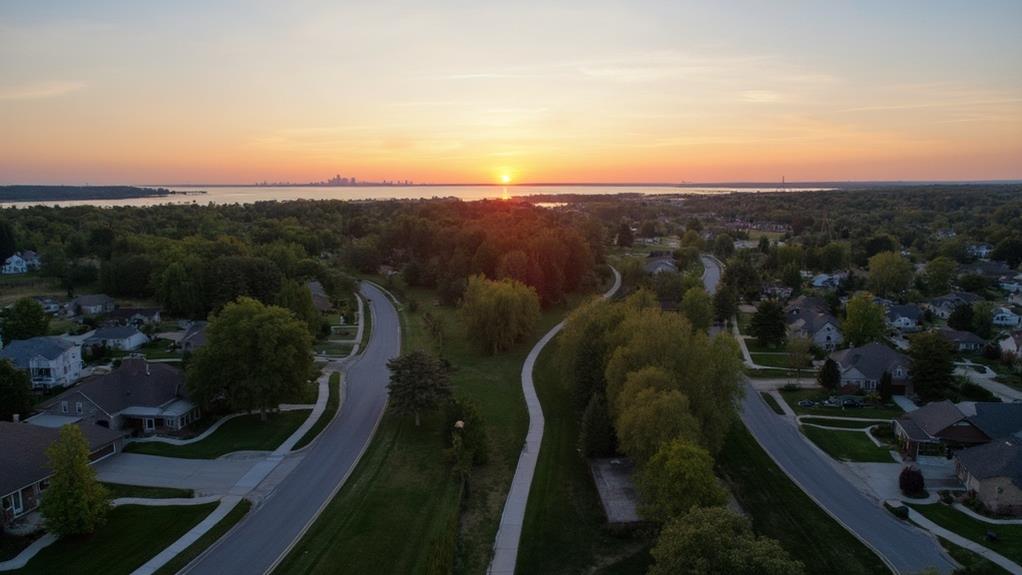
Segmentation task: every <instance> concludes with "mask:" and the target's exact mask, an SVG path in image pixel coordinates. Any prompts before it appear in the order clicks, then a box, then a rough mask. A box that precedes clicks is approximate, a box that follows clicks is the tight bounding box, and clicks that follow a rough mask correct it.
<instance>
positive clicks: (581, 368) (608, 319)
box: [557, 298, 627, 409]
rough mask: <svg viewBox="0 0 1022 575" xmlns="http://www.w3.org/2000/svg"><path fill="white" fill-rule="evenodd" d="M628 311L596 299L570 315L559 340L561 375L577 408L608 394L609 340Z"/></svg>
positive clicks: (558, 350)
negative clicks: (605, 373) (569, 388)
mask: <svg viewBox="0 0 1022 575" xmlns="http://www.w3.org/2000/svg"><path fill="white" fill-rule="evenodd" d="M626 312H627V310H626V308H625V306H623V305H619V304H614V303H611V302H610V301H607V300H604V299H597V298H594V299H592V300H590V301H589V302H587V303H585V304H583V305H581V306H579V307H578V308H577V309H576V310H575V311H573V312H572V313H571V315H570V316H569V317H568V320H567V321H566V322H565V324H564V329H563V330H562V331H561V334H560V335H559V336H558V338H557V342H558V346H557V355H558V357H559V361H558V363H559V364H560V366H561V375H562V377H563V378H564V379H565V381H567V382H568V383H569V385H570V386H571V389H572V396H573V397H574V400H575V406H576V407H577V408H578V409H585V408H586V406H587V405H588V404H589V402H590V400H591V398H592V397H593V396H594V395H595V394H598V393H599V394H604V393H605V391H606V377H605V375H604V372H605V371H606V369H607V360H608V359H609V356H610V350H611V344H610V338H611V335H612V334H613V333H614V330H615V328H616V327H617V325H618V324H619V323H621V321H622V320H623V319H624V316H625V313H626Z"/></svg>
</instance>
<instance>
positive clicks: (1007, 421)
mask: <svg viewBox="0 0 1022 575" xmlns="http://www.w3.org/2000/svg"><path fill="white" fill-rule="evenodd" d="M958 408H959V409H960V410H961V411H962V413H964V414H965V415H966V417H968V418H969V421H971V422H972V423H973V424H974V425H975V426H976V427H978V428H980V430H981V431H982V432H983V433H985V434H987V436H989V437H990V438H991V439H1002V438H1008V437H1011V436H1014V435H1016V434H1019V433H1020V432H1022V403H999V402H994V401H967V402H962V403H959V404H958Z"/></svg>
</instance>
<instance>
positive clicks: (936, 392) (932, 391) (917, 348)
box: [909, 332, 955, 401]
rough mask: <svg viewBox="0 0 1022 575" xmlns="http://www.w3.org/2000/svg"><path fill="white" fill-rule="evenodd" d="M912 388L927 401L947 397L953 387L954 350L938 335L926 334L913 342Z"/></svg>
mask: <svg viewBox="0 0 1022 575" xmlns="http://www.w3.org/2000/svg"><path fill="white" fill-rule="evenodd" d="M909 357H910V358H911V359H912V368H911V372H912V386H913V388H914V389H915V392H916V393H917V394H919V396H920V397H922V398H923V399H924V400H926V401H935V400H939V399H943V398H944V397H946V396H947V393H948V391H949V390H950V389H951V388H952V387H953V385H954V377H953V373H954V367H955V366H954V349H953V348H952V346H951V343H950V342H949V341H947V340H946V339H944V337H943V336H941V335H940V334H939V333H936V332H926V333H921V334H919V335H917V336H915V337H913V338H912V347H910V348H909Z"/></svg>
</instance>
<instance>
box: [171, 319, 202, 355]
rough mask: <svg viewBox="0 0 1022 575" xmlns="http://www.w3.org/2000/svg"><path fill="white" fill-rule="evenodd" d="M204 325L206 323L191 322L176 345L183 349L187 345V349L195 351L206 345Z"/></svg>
mask: <svg viewBox="0 0 1022 575" xmlns="http://www.w3.org/2000/svg"><path fill="white" fill-rule="evenodd" d="M206 325H207V322H204V321H195V322H192V324H191V325H190V326H188V330H187V331H185V334H184V335H183V336H181V341H179V342H178V345H179V346H181V347H185V346H186V344H187V346H188V348H189V349H197V348H200V347H202V346H203V345H206Z"/></svg>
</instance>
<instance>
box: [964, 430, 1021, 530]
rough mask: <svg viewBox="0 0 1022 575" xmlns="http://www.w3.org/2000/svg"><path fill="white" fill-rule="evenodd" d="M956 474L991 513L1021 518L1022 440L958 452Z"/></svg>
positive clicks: (999, 442) (1006, 440) (1011, 439)
mask: <svg viewBox="0 0 1022 575" xmlns="http://www.w3.org/2000/svg"><path fill="white" fill-rule="evenodd" d="M955 473H956V474H957V475H958V478H959V479H961V480H962V483H964V484H965V488H966V489H968V490H969V491H970V492H971V493H974V494H975V495H976V499H978V500H979V502H980V503H982V504H983V507H985V508H986V509H988V510H989V511H991V512H993V513H997V514H1000V515H1020V516H1022V437H1019V436H1016V437H1011V438H1008V439H999V440H997V441H991V442H990V443H987V444H986V445H980V446H977V447H970V448H968V449H963V450H961V451H959V452H958V453H957V454H955Z"/></svg>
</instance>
